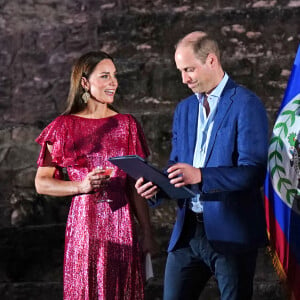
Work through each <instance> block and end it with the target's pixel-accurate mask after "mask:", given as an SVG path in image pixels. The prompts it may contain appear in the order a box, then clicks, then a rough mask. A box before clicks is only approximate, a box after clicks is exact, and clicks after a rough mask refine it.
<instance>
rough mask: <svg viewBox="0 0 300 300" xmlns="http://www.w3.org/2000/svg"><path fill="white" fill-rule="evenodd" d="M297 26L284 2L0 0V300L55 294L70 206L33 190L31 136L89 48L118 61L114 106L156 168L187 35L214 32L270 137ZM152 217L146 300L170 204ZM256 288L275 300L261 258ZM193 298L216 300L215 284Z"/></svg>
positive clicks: (165, 145) (166, 140) (292, 6)
mask: <svg viewBox="0 0 300 300" xmlns="http://www.w3.org/2000/svg"><path fill="white" fill-rule="evenodd" d="M299 20H300V1H292V0H291V1H289V0H282V1H279V0H277V1H276V0H272V1H271V0H269V1H255V0H252V1H241V0H230V1H229V0H224V1H221V0H212V1H201V0H198V1H192V0H186V1H184V0H174V1H171V0H166V1H162V0H156V1H155V0H154V1H146V0H115V1H113V0H102V1H100V0H99V1H96V0H87V1H83V0H74V1H72V0H0V45H1V47H0V116H1V117H0V298H1V299H9V300H14V299H18V300H19V299H47V300H48V299H61V298H62V295H61V291H62V282H61V280H62V263H63V243H64V226H65V221H66V218H67V212H68V207H69V203H70V200H69V199H65V198H63V199H62V198H60V199H54V198H51V197H41V196H38V195H37V194H36V193H35V189H34V176H35V172H36V159H37V155H38V152H39V146H38V145H37V144H36V143H35V142H34V139H35V138H36V137H37V136H38V134H39V133H40V131H41V130H42V128H44V127H45V125H46V124H48V123H49V122H50V121H52V120H53V119H54V118H55V117H56V116H57V115H58V114H59V113H61V112H62V111H63V109H64V107H65V100H66V96H67V93H68V88H69V76H70V68H71V64H72V63H73V61H74V59H75V58H77V57H78V56H80V55H81V54H83V53H84V52H87V51H89V50H94V49H100V50H104V51H107V52H108V53H110V54H111V55H112V56H113V57H114V58H115V61H116V65H117V68H118V71H119V84H120V87H119V91H118V95H117V98H116V101H115V106H116V107H117V108H118V109H119V110H120V111H121V112H124V113H132V114H133V115H134V116H135V117H136V118H137V119H138V120H139V121H140V122H141V124H142V126H143V128H144V131H145V134H146V136H147V140H148V142H149V145H150V148H151V150H152V156H151V160H152V162H153V163H154V164H156V165H157V166H159V167H162V166H164V164H165V163H166V161H167V158H168V155H169V151H170V139H171V125H172V117H173V112H174V109H175V106H176V104H177V103H178V102H179V101H180V100H181V99H182V98H183V97H185V96H187V95H189V94H190V92H189V91H188V90H187V88H186V87H184V86H183V84H182V83H181V78H180V76H179V75H180V74H179V73H178V71H177V70H176V67H175V64H174V60H173V55H174V44H175V43H176V42H177V40H178V39H179V38H181V37H182V36H183V35H185V34H186V33H188V32H190V31H194V30H202V31H206V32H208V33H210V34H211V35H213V36H214V37H215V38H216V39H217V40H218V41H219V43H220V47H221V50H222V61H223V66H224V68H225V70H226V71H227V72H228V74H229V75H230V76H231V77H232V78H233V79H235V80H236V81H237V82H239V83H241V84H243V85H245V86H246V87H248V88H249V89H251V90H253V91H254V92H255V93H256V94H257V95H258V96H259V97H260V98H261V99H262V101H263V102H264V104H265V107H266V109H267V112H268V117H269V123H270V134H271V128H272V126H273V124H274V121H275V118H276V113H277V111H278V108H279V106H280V103H281V100H282V97H283V94H284V90H285V87H286V84H287V81H288V78H289V74H290V70H291V68H292V65H293V61H294V57H295V54H296V51H297V47H298V44H299V40H300V30H299V29H300V25H299ZM151 215H152V219H153V224H154V227H155V231H156V234H157V237H158V240H159V241H160V243H161V255H160V257H158V258H157V259H155V260H154V271H155V272H156V274H157V276H156V278H155V279H154V280H152V281H151V282H150V283H149V285H148V287H147V297H148V299H149V300H154V299H157V300H159V299H161V288H162V274H163V266H164V261H165V257H166V253H165V249H166V245H167V241H168V239H169V234H170V229H171V228H172V224H173V221H174V215H175V206H174V203H173V202H171V201H170V202H168V203H166V204H165V205H164V206H162V207H160V208H158V209H155V210H152V211H151ZM254 289H255V295H254V300H263V299H284V292H283V289H282V287H281V285H280V284H279V280H278V278H277V276H276V274H275V272H274V270H273V267H272V264H271V258H270V257H269V255H267V254H266V253H265V250H262V251H261V253H260V256H259V260H258V267H257V272H256V276H255V286H254ZM201 299H202V300H204V299H205V300H209V299H218V292H217V289H216V283H215V281H214V279H212V280H211V281H210V282H209V284H208V287H207V289H206V291H205V294H204V295H203V296H202V297H201ZM74 300H75V299H74Z"/></svg>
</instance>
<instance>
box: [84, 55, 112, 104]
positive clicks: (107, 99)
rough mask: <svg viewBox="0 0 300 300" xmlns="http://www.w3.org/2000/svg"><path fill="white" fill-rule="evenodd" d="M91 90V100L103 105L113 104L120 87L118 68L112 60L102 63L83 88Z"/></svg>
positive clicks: (97, 66) (105, 60) (104, 60)
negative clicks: (117, 76) (117, 75)
mask: <svg viewBox="0 0 300 300" xmlns="http://www.w3.org/2000/svg"><path fill="white" fill-rule="evenodd" d="M86 85H87V88H88V89H89V92H90V94H91V98H92V99H94V100H96V101H99V102H101V103H112V102H113V101H114V96H115V93H116V90H117V87H118V81H117V78H116V67H115V65H114V63H113V62H112V61H111V60H110V59H103V60H102V61H100V62H99V63H98V64H97V65H96V67H95V69H94V70H93V72H92V73H91V74H90V76H89V78H88V80H87V81H86V82H84V83H83V86H84V87H85V86H86Z"/></svg>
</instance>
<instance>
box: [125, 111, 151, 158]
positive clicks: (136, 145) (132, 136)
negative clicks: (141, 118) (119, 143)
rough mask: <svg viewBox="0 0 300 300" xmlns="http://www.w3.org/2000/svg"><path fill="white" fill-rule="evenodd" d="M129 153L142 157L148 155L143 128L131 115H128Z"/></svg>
mask: <svg viewBox="0 0 300 300" xmlns="http://www.w3.org/2000/svg"><path fill="white" fill-rule="evenodd" d="M129 155H139V156H141V157H143V158H146V157H148V156H149V155H150V151H149V148H148V145H147V142H146V138H145V135H144V132H143V129H142V127H141V125H140V124H139V122H138V121H137V120H136V119H135V118H134V117H133V116H131V115H129Z"/></svg>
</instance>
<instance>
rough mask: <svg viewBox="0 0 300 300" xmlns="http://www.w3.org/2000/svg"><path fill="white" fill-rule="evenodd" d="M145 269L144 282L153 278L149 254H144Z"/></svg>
mask: <svg viewBox="0 0 300 300" xmlns="http://www.w3.org/2000/svg"><path fill="white" fill-rule="evenodd" d="M145 268H146V270H145V271H146V280H148V279H150V278H152V277H154V275H153V268H152V260H151V255H150V253H147V254H146V258H145Z"/></svg>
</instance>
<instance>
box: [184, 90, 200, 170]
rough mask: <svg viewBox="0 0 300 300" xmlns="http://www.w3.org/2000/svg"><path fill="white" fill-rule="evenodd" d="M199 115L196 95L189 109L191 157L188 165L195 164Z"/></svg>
mask: <svg viewBox="0 0 300 300" xmlns="http://www.w3.org/2000/svg"><path fill="white" fill-rule="evenodd" d="M198 114H199V101H198V98H197V96H196V95H194V99H193V101H191V102H190V105H189V109H188V124H189V125H188V128H187V135H188V144H189V152H190V153H189V155H187V158H188V159H189V160H190V161H188V162H187V163H189V164H193V158H194V151H195V146H196V138H197V126H198Z"/></svg>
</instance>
